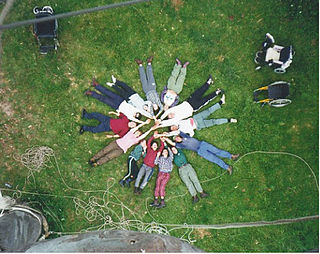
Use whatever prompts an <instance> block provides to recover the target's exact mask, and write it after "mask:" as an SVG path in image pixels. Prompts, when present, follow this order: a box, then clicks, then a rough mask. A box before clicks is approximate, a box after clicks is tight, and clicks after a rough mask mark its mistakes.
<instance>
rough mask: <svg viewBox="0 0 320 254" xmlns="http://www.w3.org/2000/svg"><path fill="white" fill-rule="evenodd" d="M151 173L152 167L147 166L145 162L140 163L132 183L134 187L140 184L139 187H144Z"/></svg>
mask: <svg viewBox="0 0 320 254" xmlns="http://www.w3.org/2000/svg"><path fill="white" fill-rule="evenodd" d="M152 175H153V168H152V167H149V166H147V165H146V164H142V166H141V168H140V170H139V173H138V176H137V179H136V182H135V183H134V187H139V185H140V189H143V188H144V187H146V185H147V183H148V182H149V180H150V178H151V176H152ZM143 176H144V178H143V181H142V183H141V184H140V181H141V179H142V177H143Z"/></svg>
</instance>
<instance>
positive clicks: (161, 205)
mask: <svg viewBox="0 0 320 254" xmlns="http://www.w3.org/2000/svg"><path fill="white" fill-rule="evenodd" d="M164 207H166V203H165V202H164V199H161V201H160V204H159V205H158V206H157V208H164Z"/></svg>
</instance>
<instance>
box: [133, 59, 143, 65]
mask: <svg viewBox="0 0 320 254" xmlns="http://www.w3.org/2000/svg"><path fill="white" fill-rule="evenodd" d="M134 61H135V62H136V63H137V64H138V65H140V64H142V63H143V62H142V60H140V59H137V58H136V59H134Z"/></svg>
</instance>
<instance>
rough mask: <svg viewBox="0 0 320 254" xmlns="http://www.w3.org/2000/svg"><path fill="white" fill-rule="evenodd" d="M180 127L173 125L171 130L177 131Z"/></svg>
mask: <svg viewBox="0 0 320 254" xmlns="http://www.w3.org/2000/svg"><path fill="white" fill-rule="evenodd" d="M178 129H179V127H178V126H177V125H171V126H170V130H171V131H177V130H178Z"/></svg>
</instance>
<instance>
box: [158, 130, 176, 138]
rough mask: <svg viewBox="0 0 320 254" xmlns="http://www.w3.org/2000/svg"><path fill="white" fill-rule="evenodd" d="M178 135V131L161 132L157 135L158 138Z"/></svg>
mask: <svg viewBox="0 0 320 254" xmlns="http://www.w3.org/2000/svg"><path fill="white" fill-rule="evenodd" d="M179 134H180V131H179V130H176V131H171V132H163V133H160V134H158V135H159V137H172V136H177V135H179Z"/></svg>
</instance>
